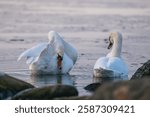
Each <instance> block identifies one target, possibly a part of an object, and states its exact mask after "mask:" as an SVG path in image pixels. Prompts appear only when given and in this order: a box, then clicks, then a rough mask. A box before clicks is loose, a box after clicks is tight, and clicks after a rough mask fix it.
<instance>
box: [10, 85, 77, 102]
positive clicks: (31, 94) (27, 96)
mask: <svg viewBox="0 0 150 117" xmlns="http://www.w3.org/2000/svg"><path fill="white" fill-rule="evenodd" d="M77 95H78V91H77V90H76V88H75V87H73V86H69V85H54V86H46V87H40V88H33V89H30V90H27V91H23V92H20V93H18V94H17V95H15V96H14V97H13V98H12V99H13V100H18V99H19V100H51V99H54V98H60V97H70V96H77Z"/></svg>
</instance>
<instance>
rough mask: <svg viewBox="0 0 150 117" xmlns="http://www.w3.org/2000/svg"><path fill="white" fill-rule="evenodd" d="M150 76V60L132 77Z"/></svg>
mask: <svg viewBox="0 0 150 117" xmlns="http://www.w3.org/2000/svg"><path fill="white" fill-rule="evenodd" d="M141 78H150V60H148V61H147V62H146V63H144V64H143V65H142V66H141V67H140V68H139V69H138V70H137V71H136V72H135V73H134V75H133V76H132V77H131V80H132V79H141Z"/></svg>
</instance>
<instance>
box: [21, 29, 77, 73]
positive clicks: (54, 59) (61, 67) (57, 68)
mask: <svg viewBox="0 0 150 117" xmlns="http://www.w3.org/2000/svg"><path fill="white" fill-rule="evenodd" d="M48 38H49V42H48V43H41V44H39V45H37V46H35V47H32V48H31V49H28V50H26V51H25V52H23V53H22V54H21V55H20V56H19V58H18V61H19V60H21V59H22V58H27V64H29V69H30V70H31V72H32V74H67V73H68V72H69V71H70V70H71V69H72V67H73V65H74V64H75V62H76V60H77V51H76V49H75V48H74V47H72V46H71V45H70V44H68V43H67V42H65V41H64V40H63V38H62V37H61V36H60V35H59V34H58V33H57V32H54V31H50V32H49V34H48Z"/></svg>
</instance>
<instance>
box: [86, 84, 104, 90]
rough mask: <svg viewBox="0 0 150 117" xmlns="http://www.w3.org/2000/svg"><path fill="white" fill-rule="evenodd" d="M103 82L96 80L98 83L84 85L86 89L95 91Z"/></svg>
mask: <svg viewBox="0 0 150 117" xmlns="http://www.w3.org/2000/svg"><path fill="white" fill-rule="evenodd" d="M101 85H102V84H101V83H100V82H96V83H91V84H89V85H87V86H86V87H84V89H85V90H87V91H90V92H94V91H96V89H98V87H100V86H101Z"/></svg>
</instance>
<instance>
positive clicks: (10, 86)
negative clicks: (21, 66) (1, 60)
mask: <svg viewBox="0 0 150 117" xmlns="http://www.w3.org/2000/svg"><path fill="white" fill-rule="evenodd" d="M33 87H34V86H33V85H31V84H29V83H26V82H24V81H21V80H18V79H16V78H14V77H11V76H9V75H7V74H5V73H0V99H6V98H8V97H11V96H13V95H15V94H16V93H18V92H20V91H22V90H25V89H28V88H33Z"/></svg>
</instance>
